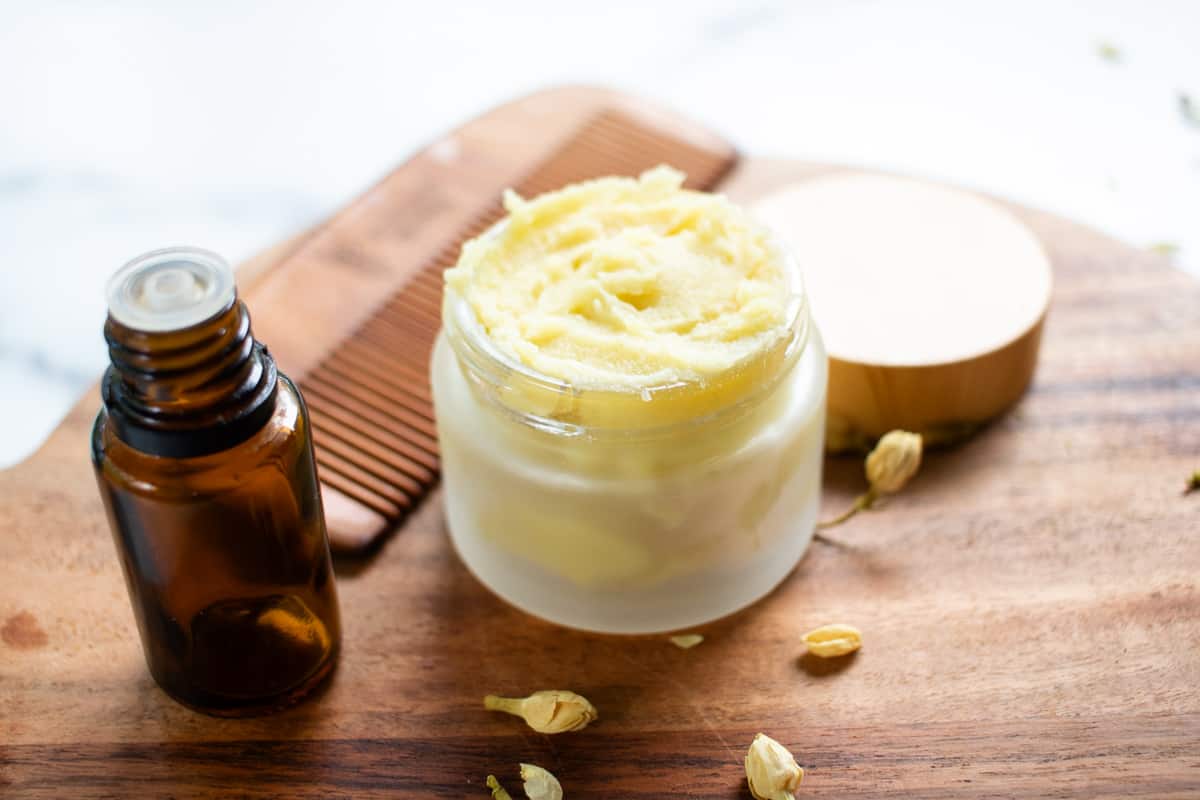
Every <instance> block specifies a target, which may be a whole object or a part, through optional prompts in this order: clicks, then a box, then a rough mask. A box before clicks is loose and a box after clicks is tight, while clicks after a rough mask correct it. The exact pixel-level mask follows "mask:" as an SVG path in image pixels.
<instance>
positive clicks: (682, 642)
mask: <svg viewBox="0 0 1200 800" xmlns="http://www.w3.org/2000/svg"><path fill="white" fill-rule="evenodd" d="M703 641H704V637H703V636H701V635H700V634H698V633H681V634H679V635H677V636H672V637H670V642H671V644H673V645H675V646H676V647H678V648H679V649H680V650H690V649H692V648H693V647H695V646H696V645H698V644H700V643H701V642H703Z"/></svg>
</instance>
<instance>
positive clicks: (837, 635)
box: [801, 624, 862, 658]
mask: <svg viewBox="0 0 1200 800" xmlns="http://www.w3.org/2000/svg"><path fill="white" fill-rule="evenodd" d="M801 638H802V639H803V640H804V643H805V644H806V645H808V652H810V653H812V654H813V655H814V656H820V657H821V658H837V657H838V656H844V655H848V654H850V653H853V652H854V651H855V650H857V649H858V648H860V647H862V632H861V631H859V629H858V628H856V627H854V626H853V625H841V624H835V625H822V626H821V627H820V628H817V629H816V630H812V631H809V632H808V633H806V634H804V636H802V637H801Z"/></svg>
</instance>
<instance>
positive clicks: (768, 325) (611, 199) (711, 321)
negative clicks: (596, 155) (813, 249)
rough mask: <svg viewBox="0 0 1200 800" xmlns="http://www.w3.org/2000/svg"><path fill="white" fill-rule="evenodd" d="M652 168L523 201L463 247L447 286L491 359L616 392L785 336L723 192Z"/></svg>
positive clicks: (759, 247)
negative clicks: (697, 187) (488, 344)
mask: <svg viewBox="0 0 1200 800" xmlns="http://www.w3.org/2000/svg"><path fill="white" fill-rule="evenodd" d="M683 181H684V175H683V174H682V173H680V172H678V171H676V170H673V169H671V168H670V167H665V166H660V167H657V168H655V169H653V170H650V171H648V172H645V173H643V174H642V176H641V177H640V178H636V179H634V178H600V179H598V180H593V181H587V182H585V183H580V184H575V185H572V186H568V187H566V188H564V189H560V190H559V191H556V192H550V193H548V194H544V195H541V196H540V197H538V198H536V199H534V200H529V201H526V200H522V199H521V198H520V197H518V196H517V195H516V194H515V193H513V192H512V191H509V192H507V193H506V194H505V199H504V206H505V209H506V210H507V211H508V218H507V219H506V221H505V223H504V225H503V226H502V227H501V228H500V229H499V230H497V231H496V232H495V233H494V235H485V236H481V237H479V238H478V239H474V240H472V241H470V242H467V244H466V245H465V246H464V247H463V251H462V257H461V258H460V259H459V262H458V265H457V266H456V267H455V268H453V269H451V270H449V271H447V272H446V282H447V284H448V285H449V286H450V287H452V288H453V289H454V290H456V291H457V292H459V293H460V294H461V295H462V296H463V297H464V298H465V299H466V300H467V302H468V303H469V304H470V306H471V308H472V309H473V310H474V312H475V314H476V315H477V316H478V318H479V321H480V323H481V324H482V326H483V329H484V331H485V332H486V333H487V335H488V336H489V337H490V338H491V340H492V341H493V342H495V343H496V344H497V345H498V346H499V347H500V348H501V349H502V350H504V351H505V352H506V353H508V354H509V355H511V356H513V357H515V358H516V359H518V360H519V361H521V362H522V363H523V364H525V365H526V366H528V367H530V368H532V369H534V370H537V371H538V372H541V373H543V374H545V375H549V376H553V377H557V378H561V379H563V380H566V381H569V382H570V383H572V384H574V385H577V386H587V387H591V388H600V389H604V388H608V389H627V388H629V387H632V386H637V387H640V386H661V385H666V384H672V383H676V382H680V381H699V380H705V379H709V378H712V377H714V376H718V375H720V374H722V373H724V372H727V371H728V370H729V369H731V368H733V367H735V366H736V365H738V364H739V363H740V362H742V361H744V360H745V359H746V358H747V357H748V356H751V355H753V354H754V353H756V352H757V351H760V350H763V349H767V348H768V347H769V346H770V345H771V344H773V343H775V342H777V341H778V340H779V339H780V337H781V336H782V334H783V333H784V330H785V328H784V323H785V322H786V314H787V295H788V287H787V285H786V280H785V275H784V270H783V267H782V264H781V259H780V257H779V252H778V249H777V248H776V247H775V246H774V244H773V243H772V241H771V239H770V236H769V234H768V232H767V231H766V230H765V229H764V228H762V227H761V226H759V225H758V224H756V223H755V222H754V221H753V220H751V219H750V218H749V216H748V215H747V214H746V213H745V212H744V211H742V210H741V209H740V208H738V207H737V206H735V205H733V204H732V203H730V202H729V201H728V200H726V199H725V198H724V197H723V196H720V195H713V194H707V193H704V192H696V191H690V190H686V189H683V188H682V185H683Z"/></svg>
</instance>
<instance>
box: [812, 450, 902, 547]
mask: <svg viewBox="0 0 1200 800" xmlns="http://www.w3.org/2000/svg"><path fill="white" fill-rule="evenodd" d="M922 450H923V440H922V438H921V434H919V433H909V432H908V431H888V432H887V433H885V434H884V435H883V438H881V439H880V440H879V443H878V444H877V445H875V449H874V450H872V451H871V452H870V453H869V454H868V455H867V461H866V465H865V469H866V473H867V483H868V484H869V486H868V488H867V491H866V492H864V493H863V494H861V495H859V496H858V498H857V499H856V500H855V501H854V505H852V506H850V508H849V509H847V510H846V511H845V512H843V513H842V514H840V515H838V516H836V517H834V518H833V519H831V520H827V521H825V522H822V523H819V524H818V525H817V528H832V527H833V526H834V525H840V524H841V523H843V522H845V521H846V520H848V519H850V518H851V517H853V516H854V515H855V514H857V513H858V512H859V511H863V510H866V509H868V508H870V507H871V506H873V505H875V501H876V500H878V499H879V497H880V495H884V494H895V493H896V492H898V491H900V490H901V489H903V488H904V485H905V484H906V483H908V482H909V481H910V480H911V479H912V476H913V475H916V474H917V470H918V469H919V468H920V466H921V452H922Z"/></svg>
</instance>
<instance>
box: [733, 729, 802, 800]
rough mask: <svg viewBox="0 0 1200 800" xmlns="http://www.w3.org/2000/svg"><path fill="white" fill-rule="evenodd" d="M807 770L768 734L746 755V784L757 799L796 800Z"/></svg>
mask: <svg viewBox="0 0 1200 800" xmlns="http://www.w3.org/2000/svg"><path fill="white" fill-rule="evenodd" d="M802 780H804V770H803V769H801V768H800V765H799V764H797V763H796V759H795V758H793V757H792V754H791V753H789V752H788V749H787V748H786V747H784V746H783V745H781V744H780V743H779V742H777V741H775V740H774V739H772V738H771V737H770V736H767V735H766V734H762V733H760V734H758V735H756V736H755V737H754V741H753V742H751V743H750V750H749V751H748V752H747V753H746V782H747V783H749V784H750V794H752V795H754V796H755V798H757V800H796V798H795V795H793V794H792V792H795V791H796V790H797V789H799V788H800V781H802Z"/></svg>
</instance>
